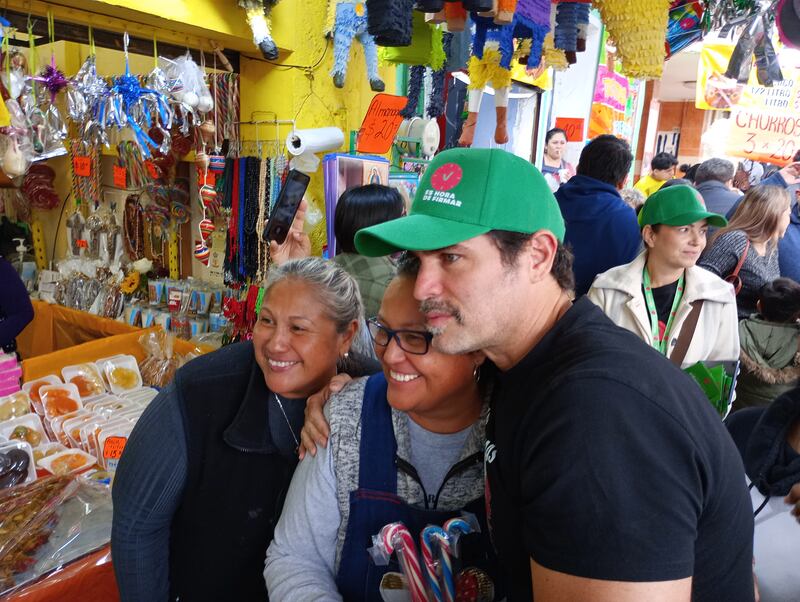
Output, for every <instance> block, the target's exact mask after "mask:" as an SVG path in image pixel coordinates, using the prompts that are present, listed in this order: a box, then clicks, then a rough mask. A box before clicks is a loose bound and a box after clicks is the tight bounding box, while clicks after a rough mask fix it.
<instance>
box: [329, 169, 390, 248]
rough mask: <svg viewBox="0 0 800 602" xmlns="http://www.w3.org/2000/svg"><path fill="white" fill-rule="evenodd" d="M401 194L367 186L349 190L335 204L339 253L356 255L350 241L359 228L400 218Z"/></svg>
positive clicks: (376, 185)
mask: <svg viewBox="0 0 800 602" xmlns="http://www.w3.org/2000/svg"><path fill="white" fill-rule="evenodd" d="M404 209H405V205H404V203H403V197H402V196H401V195H400V193H399V192H398V191H397V190H396V189H394V188H391V187H389V186H382V185H380V184H367V185H366V186H358V187H356V188H349V189H348V190H346V191H345V192H344V193H343V194H342V196H340V197H339V202H338V203H336V215H335V217H334V221H333V231H334V233H335V234H336V246H337V252H338V253H358V251H357V250H356V247H355V243H354V242H353V240H354V239H355V237H356V232H358V231H359V230H361V228H368V227H369V226H374V225H376V224H382V223H383V222H388V221H389V220H393V219H396V218H398V217H400V216H402V215H403V211H404Z"/></svg>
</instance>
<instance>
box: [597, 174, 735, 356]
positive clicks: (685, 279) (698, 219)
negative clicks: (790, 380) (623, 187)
mask: <svg viewBox="0 0 800 602" xmlns="http://www.w3.org/2000/svg"><path fill="white" fill-rule="evenodd" d="M639 225H640V226H641V228H642V239H643V240H644V244H645V247H646V250H645V251H644V252H643V253H642V254H640V255H639V256H638V257H637V258H636V259H634V260H633V261H632V262H630V263H627V264H625V265H621V266H618V267H615V268H612V269H610V270H608V271H607V272H604V273H602V274H600V275H599V276H597V278H595V280H594V283H593V284H592V288H591V289H590V290H589V293H588V296H589V299H591V300H592V301H593V302H594V303H595V304H596V305H598V306H599V307H600V309H602V310H603V312H604V313H605V314H606V315H607V316H608V317H609V318H611V321H612V322H614V324H616V325H617V326H622V327H623V328H625V329H627V330H630V331H631V332H632V333H634V334H635V335H636V336H638V337H639V338H641V339H642V340H643V341H645V342H646V343H647V344H648V345H652V347H653V348H655V349H657V350H658V351H660V352H661V353H662V354H664V355H665V356H667V357H668V358H670V359H671V360H672V361H673V363H676V364H677V365H679V366H681V367H683V368H686V367H688V366H691V365H693V364H696V363H697V362H707V361H736V360H737V359H739V330H738V325H737V324H738V317H737V313H736V295H735V294H734V291H733V286H732V285H731V284H729V283H727V282H725V281H724V280H723V279H722V278H720V277H719V276H716V275H715V274H712V273H711V272H709V271H708V270H704V269H703V268H700V267H698V266H697V265H696V264H697V260H698V259H699V258H700V254H701V253H702V252H703V249H705V246H706V233H707V232H708V226H709V225H711V226H716V227H717V228H720V227H723V226H725V225H727V221H726V220H725V218H724V217H722V216H721V215H717V214H716V213H710V212H708V211H706V208H705V206H704V205H703V202H702V201H701V197H700V195H699V194H698V192H697V191H696V190H695V189H694V188H692V187H691V186H670V187H669V188H662V189H661V190H659V191H658V192H656V193H654V194H653V195H651V196H650V197H649V198H648V199H647V201H646V202H645V204H644V206H643V207H642V210H641V212H640V213H639ZM692 312H697V315H696V316H693V315H692ZM681 343H683V344H681Z"/></svg>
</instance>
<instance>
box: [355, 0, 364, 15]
mask: <svg viewBox="0 0 800 602" xmlns="http://www.w3.org/2000/svg"><path fill="white" fill-rule="evenodd" d="M356 15H357V16H359V17H363V16H364V3H363V2H357V3H356Z"/></svg>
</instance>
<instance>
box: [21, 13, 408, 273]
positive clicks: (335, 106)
mask: <svg viewBox="0 0 800 602" xmlns="http://www.w3.org/2000/svg"><path fill="white" fill-rule="evenodd" d="M173 3H174V4H175V5H180V4H188V2H173V0H168V1H166V2H165V1H164V0H161V1H156V0H152V1H151V0H147V1H144V0H135V1H133V0H132V1H130V2H128V1H123V0H114V2H113V4H119V5H135V6H136V9H137V10H150V11H154V13H156V14H157V10H158V9H159V8H160V7H163V6H165V5H166V4H169V5H173ZM78 4H79V2H76V5H78ZM84 4H85V3H84ZM107 4H112V3H111V2H108V3H107ZM191 4H192V5H193V9H192V10H193V11H194V12H193V14H195V13H197V12H199V13H201V14H202V13H203V11H204V10H205V11H206V12H205V14H207V15H208V16H209V19H208V22H206V23H205V26H206V27H207V28H208V29H215V28H219V29H224V28H226V27H227V28H228V30H230V29H231V27H232V26H231V25H230V15H231V14H237V15H240V17H241V19H242V22H244V13H243V11H242V10H241V9H240V8H239V7H238V5H237V3H236V0H216V1H214V0H193V1H192V2H191ZM220 7H223V8H224V10H222V8H220ZM178 8H180V7H172V8H171V9H170V10H171V11H172V12H170V11H166V12H165V15H166V16H167V17H168V18H175V17H176V15H175V14H173V13H174V11H175V10H178ZM234 11H236V12H234ZM220 15H222V16H220ZM325 16H326V3H325V2H324V1H323V0H314V1H313V2H306V3H301V2H299V1H297V0H283V1H282V2H281V3H280V4H279V5H278V8H277V9H276V11H275V18H274V19H273V30H274V34H275V36H276V39H278V40H279V41H280V40H294V39H296V40H302V43H299V44H297V46H296V48H295V50H294V52H292V53H291V54H289V55H284V54H283V53H282V58H281V60H282V61H283V62H284V63H288V64H292V65H299V66H307V68H289V67H282V66H279V65H275V64H272V63H269V62H267V61H264V60H261V59H255V58H247V57H245V56H243V57H242V59H241V78H240V102H241V118H242V120H243V121H246V120H249V119H250V118H251V115H253V117H255V118H256V119H266V118H269V117H270V115H268V114H264V113H260V114H259V113H257V112H259V111H262V112H269V113H272V114H274V115H276V116H277V118H278V119H295V120H296V122H297V127H298V128H314V127H324V126H330V125H334V126H337V127H339V128H341V129H342V130H343V131H344V132H345V147H344V148H343V149H341V150H342V151H346V150H347V145H348V144H349V138H350V136H349V133H350V131H351V130H357V129H358V128H359V126H360V124H361V121H362V119H363V117H364V114H365V113H366V111H367V108H368V106H369V103H370V101H371V99H372V97H373V96H374V93H373V92H372V91H371V90H370V88H369V83H368V81H367V76H366V67H365V63H364V53H363V49H362V48H361V45H360V44H358V43H357V42H355V43H354V44H353V48H352V50H351V55H350V63H349V68H348V75H347V81H346V84H345V87H344V89H341V90H339V89H337V88H335V87H334V86H333V82H332V79H331V77H330V70H331V67H332V65H333V43H332V41H330V40H326V38H325V37H324V36H323V34H322V30H323V26H324V23H325ZM164 23H165V26H166V25H168V24H169V21H165V22H164ZM156 33H158V32H157V31H156ZM55 48H56V58H57V62H58V65H59V67H60V68H61V69H62V70H63V71H64V72H65V73H67V74H68V75H71V74H73V73H75V72H76V71H77V70H78V68H79V67H80V65H81V63H82V62H83V60H84V59H85V58H86V56H87V54H88V48H87V47H86V46H81V45H79V44H72V43H63V42H59V43H57V44H56V46H55ZM253 48H255V47H253ZM38 55H39V64H40V65H41V64H43V61H45V60H49V56H50V50H49V46H42V47H41V48H39V52H38ZM323 55H324V58H323V59H322V60H321V61H320V58H321V57H323ZM317 62H319V64H318V65H317V66H316V67H313V66H314V65H315V64H316V63H317ZM152 66H153V60H152V57H142V56H135V55H131V71H132V72H134V73H146V72H148V71H149V70H150V69H152ZM123 68H124V59H123V55H122V53H121V52H119V51H112V50H106V49H101V48H98V72H99V73H100V74H101V75H111V74H118V73H121V72H122V70H123ZM381 76H382V77H383V79H384V82H385V83H386V90H387V92H390V93H391V92H393V91H394V89H395V70H394V68H393V67H386V68H381ZM274 131H275V130H274V128H272V127H265V126H261V127H259V135H260V137H261V138H275V134H274ZM287 133H288V129H287V128H286V127H281V130H280V135H281V139H285V137H286V135H287ZM255 134H256V132H255V128H254V127H252V126H242V139H243V140H247V139H255ZM49 164H50V165H51V166H52V167H53V168H54V169H55V170H56V173H57V180H56V186H57V190H58V192H59V194H60V196H61V198H64V197H65V196H66V195H67V193H68V192H69V187H70V177H71V176H70V170H69V165H68V162H67V159H66V158H64V157H62V158H58V159H54V160H51V161H50V163H49ZM321 172H322V167H321V166H320V169H319V171H318V173H317V174H316V175H315V176H314V177H313V178H312V183H311V186H310V188H309V197H310V200H311V201H312V203H314V204H316V205H317V207H318V208H319V209H321V208H322V207H323V204H324V198H323V185H322V174H321ZM104 180H106V178H104ZM71 206H72V205H71V204H70V205H69V206H68V207H67V210H66V211H65V214H68V213H69V212H70V209H71ZM35 217H36V219H39V220H40V221H42V223H43V225H44V229H45V237H46V239H47V241H48V250H47V251H48V257H51V256H52V255H51V249H52V247H53V240H54V238H55V237H56V236H57V239H56V247H55V249H56V252H55V257H56V258H60V257H63V256H64V254H65V252H66V235H65V229H64V224H63V219H62V220H61V227H60V228H59V231H58V233H57V232H56V226H57V224H58V223H59V212H58V210H57V209H56V210H51V211H47V212H36V215H35Z"/></svg>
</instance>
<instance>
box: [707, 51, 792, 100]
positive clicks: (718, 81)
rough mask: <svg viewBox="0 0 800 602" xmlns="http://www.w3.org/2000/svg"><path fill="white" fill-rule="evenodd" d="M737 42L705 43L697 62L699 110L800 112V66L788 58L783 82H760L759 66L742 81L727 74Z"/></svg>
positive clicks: (782, 63) (782, 65)
mask: <svg viewBox="0 0 800 602" xmlns="http://www.w3.org/2000/svg"><path fill="white" fill-rule="evenodd" d="M734 47H735V44H734V43H733V42H731V41H730V40H717V41H710V42H706V43H705V44H703V50H702V52H701V53H700V61H699V62H698V65H697V86H696V90H695V101H694V105H695V107H697V108H698V109H703V110H705V111H709V110H731V109H733V108H734V107H739V108H741V109H751V110H756V111H769V112H771V113H784V114H791V113H796V112H798V111H800V69H797V68H793V67H792V66H791V65H790V64H788V63H789V61H788V60H786V61H782V62H781V72H782V74H783V77H784V79H783V81H778V82H775V85H773V86H762V85H760V84H759V83H758V76H757V71H756V67H755V66H754V67H753V69H752V70H751V71H750V79H749V80H748V81H747V83H746V84H740V83H738V82H737V81H736V80H735V79H733V78H729V77H726V76H725V71H726V70H727V69H728V63H729V62H730V60H731V55H732V54H733V49H734Z"/></svg>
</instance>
